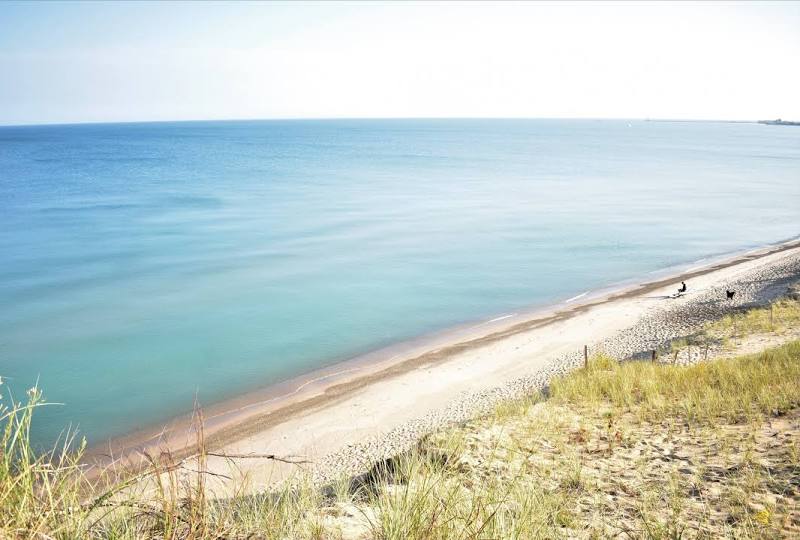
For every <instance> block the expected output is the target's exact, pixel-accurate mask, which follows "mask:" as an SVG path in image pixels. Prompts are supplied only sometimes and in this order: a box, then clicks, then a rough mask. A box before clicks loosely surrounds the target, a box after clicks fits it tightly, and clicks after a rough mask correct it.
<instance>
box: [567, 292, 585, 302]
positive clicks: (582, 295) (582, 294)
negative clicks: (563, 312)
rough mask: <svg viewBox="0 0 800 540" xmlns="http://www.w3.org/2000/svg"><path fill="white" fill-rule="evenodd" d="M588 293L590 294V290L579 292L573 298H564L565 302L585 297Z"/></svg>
mask: <svg viewBox="0 0 800 540" xmlns="http://www.w3.org/2000/svg"><path fill="white" fill-rule="evenodd" d="M587 294H589V291H586V292H582V293H581V294H579V295H578V296H573V297H572V298H569V299H567V300H564V303H565V304H569V303H570V302H574V301H575V300H577V299H578V298H583V297H584V296H586V295H587Z"/></svg>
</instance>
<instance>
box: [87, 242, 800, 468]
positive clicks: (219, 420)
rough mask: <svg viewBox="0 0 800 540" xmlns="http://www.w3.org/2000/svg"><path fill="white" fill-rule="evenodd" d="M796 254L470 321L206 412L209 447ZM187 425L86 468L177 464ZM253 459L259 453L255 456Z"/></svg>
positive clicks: (90, 460) (156, 431)
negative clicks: (704, 279)
mask: <svg viewBox="0 0 800 540" xmlns="http://www.w3.org/2000/svg"><path fill="white" fill-rule="evenodd" d="M798 248H800V239H798V238H795V239H792V240H788V241H785V242H780V243H776V244H769V245H766V246H762V247H760V248H753V249H748V250H745V251H740V252H736V253H732V254H731V253H729V254H726V255H720V256H716V257H708V258H705V259H700V260H698V261H693V262H691V263H687V264H684V265H680V266H675V267H672V268H666V269H663V270H658V271H655V272H652V273H651V274H655V277H654V279H651V280H647V281H641V277H640V279H639V280H633V279H632V280H629V281H627V282H622V283H618V284H615V285H612V286H608V287H605V288H601V289H598V290H594V291H585V292H582V293H580V294H578V295H576V296H573V297H572V298H569V299H566V300H562V301H559V302H558V303H554V304H550V305H547V306H544V307H539V308H531V309H528V310H521V311H520V312H519V313H512V314H505V315H498V316H497V317H495V318H493V319H491V320H488V321H482V322H481V321H473V322H470V323H465V324H462V325H459V326H456V327H451V328H448V329H446V330H444V331H441V332H437V333H434V334H429V335H427V336H422V337H420V338H417V339H413V340H409V341H404V342H401V343H397V344H394V345H390V346H388V347H383V348H380V349H377V350H375V351H372V352H369V353H366V354H363V355H359V356H357V357H355V358H351V359H348V360H344V361H341V362H336V363H334V364H331V365H329V366H327V367H324V368H321V369H318V370H314V371H312V372H310V373H307V374H304V375H301V376H298V377H294V378H292V379H289V380H287V381H284V382H282V383H278V384H275V385H270V386H268V387H266V388H264V389H260V390H256V391H253V392H248V393H246V394H242V395H240V396H236V397H234V398H230V399H226V400H224V401H221V402H219V403H216V404H214V405H212V406H210V407H206V408H204V419H205V423H204V430H205V432H206V442H207V444H208V446H209V447H210V448H215V449H216V448H226V449H228V448H231V447H233V448H234V449H236V448H238V447H241V446H242V445H244V446H248V444H249V445H250V446H253V445H252V441H253V439H254V438H256V439H261V440H262V442H263V439H264V438H265V437H266V435H265V434H267V433H268V432H269V431H270V430H271V429H273V428H275V427H277V426H280V425H281V424H285V423H288V422H289V421H291V420H298V419H300V418H303V417H304V416H307V415H309V414H314V413H317V415H319V414H320V413H324V411H325V409H327V408H331V407H334V406H336V405H337V404H338V405H341V404H342V403H343V402H344V401H346V400H347V399H348V398H352V397H353V396H354V395H356V394H358V393H359V392H363V391H364V390H365V389H369V388H371V387H375V386H377V385H380V384H381V383H388V382H389V381H391V380H393V379H397V378H400V377H402V376H404V375H408V374H410V373H413V372H417V371H420V370H421V369H422V368H436V367H437V366H440V365H442V364H445V363H448V362H450V361H452V360H453V359H454V357H458V356H459V355H463V354H467V353H470V351H475V350H478V349H485V348H491V346H492V345H496V344H498V343H502V342H504V341H508V340H510V339H512V338H515V337H519V336H520V335H524V334H526V333H532V332H536V331H542V330H546V329H547V328H548V327H552V326H554V325H557V324H563V323H565V322H568V321H570V320H571V319H574V318H576V317H577V316H579V315H585V314H586V313H587V312H589V311H592V310H593V309H598V308H601V307H603V306H612V305H614V304H615V303H618V302H621V301H625V300H630V299H634V298H639V297H642V295H646V294H648V293H650V292H654V291H657V290H658V289H661V288H664V287H666V286H668V285H672V284H674V283H675V282H678V281H681V280H686V279H694V278H698V277H701V276H705V275H708V274H712V273H714V272H719V271H721V270H724V269H728V268H732V267H736V266H738V265H742V264H744V263H747V262H750V261H758V260H760V259H764V258H766V257H770V256H774V255H779V254H781V253H784V252H787V251H791V250H794V249H798ZM699 263H703V264H699ZM651 274H647V275H645V276H644V277H647V276H651ZM573 345H574V347H573V349H574V350H577V348H578V347H580V344H578V343H574V344H573ZM574 350H573V352H574ZM323 416H324V414H323ZM190 421H191V417H190V415H182V416H178V417H175V418H173V419H172V420H170V421H169V422H166V423H163V424H162V426H163V427H159V428H156V427H151V428H148V429H143V430H138V431H136V432H133V433H130V434H127V435H125V436H122V437H116V438H114V439H111V440H109V441H105V442H104V443H102V444H97V445H94V446H92V447H90V449H89V451H88V452H87V455H86V458H85V462H87V464H89V465H90V467H91V468H92V469H97V468H98V467H99V468H100V469H103V468H105V467H107V466H109V465H111V464H113V465H114V466H115V467H122V468H123V470H130V469H131V468H133V469H135V468H137V467H140V466H141V460H142V453H143V452H149V453H151V454H153V453H161V452H164V451H169V452H171V453H172V455H173V456H174V457H176V458H182V457H186V456H190V455H191V454H192V453H193V448H194V441H195V434H194V433H193V432H192V430H191V429H189V428H190ZM378 424H379V425H378V426H377V427H378V428H380V427H381V426H380V422H378ZM375 427H376V426H373V429H374V428H375ZM266 438H268V437H266ZM237 443H241V444H237ZM262 446H263V445H262ZM322 446H324V445H322ZM327 450H329V448H322V450H320V451H316V452H315V454H320V455H321V454H324V453H326V451H327ZM238 453H243V452H238ZM250 453H256V452H253V451H252V450H251V451H250ZM284 455H286V454H284ZM262 465H263V462H262Z"/></svg>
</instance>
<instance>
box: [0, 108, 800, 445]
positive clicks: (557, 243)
mask: <svg viewBox="0 0 800 540" xmlns="http://www.w3.org/2000/svg"><path fill="white" fill-rule="evenodd" d="M799 218H800V128H792V127H782V126H765V125H759V124H725V123H662V122H644V121H631V122H628V121H587V120H581V121H577V120H576V121H571V120H360V121H355V120H353V121H344V120H336V121H253V122H185V123H142V124H95V125H75V126H22V127H0V375H2V376H3V378H4V381H5V385H4V386H6V385H7V386H8V387H10V388H11V389H12V390H13V391H14V393H15V394H16V395H17V397H21V396H22V395H23V394H24V391H25V389H26V388H28V387H30V386H31V385H33V384H34V383H35V382H36V380H37V378H38V380H39V384H40V386H41V387H42V388H43V389H44V392H45V395H46V397H47V398H48V399H49V400H50V401H55V402H60V403H63V404H64V405H63V406H57V407H50V408H47V409H46V410H45V409H43V410H42V412H41V414H40V418H39V422H38V424H37V427H36V432H35V434H36V438H37V440H39V441H50V440H52V439H53V438H54V437H56V436H57V435H58V433H59V432H60V431H61V430H62V429H63V427H64V426H66V425H67V424H69V423H71V424H72V425H78V426H79V427H80V429H81V431H82V432H83V433H85V434H86V435H87V436H88V438H89V440H90V442H91V441H94V442H96V441H99V440H101V439H103V438H105V437H109V436H114V435H120V434H123V433H125V432H128V431H130V430H132V429H134V428H137V427H142V426H144V425H148V424H152V423H153V422H160V421H163V420H166V419H168V418H170V417H171V416H173V415H175V414H177V413H181V412H185V411H187V410H190V409H191V407H192V402H193V400H194V397H195V395H198V396H199V399H200V401H201V402H202V403H206V404H208V403H212V402H215V401H218V400H221V399H224V398H226V397H230V396H233V395H236V394H239V393H243V392H246V391H249V390H253V389H256V388H259V387H263V386H265V385H268V384H270V383H274V382H277V381H281V380H285V379H287V378H289V377H291V376H294V375H297V374H300V373H303V372H307V371H310V370H313V369H315V368H318V367H321V366H324V365H326V364H329V363H331V362H335V361H337V360H340V359H344V358H348V357H351V356H353V355H356V354H359V353H362V352H366V351H369V350H372V349H375V348H377V347H380V346H383V345H387V344H389V343H393V342H398V341H401V340H405V339H409V338H413V337H416V336H419V335H422V334H425V333H428V332H432V331H436V330H440V329H443V328H446V327H449V326H451V325H456V324H460V323H464V322H467V321H472V320H481V319H488V318H492V317H496V316H500V315H503V314H506V313H510V312H513V311H515V310H519V309H522V308H527V307H534V306H539V305H545V304H548V303H552V302H557V301H561V300H564V299H566V298H569V297H571V296H574V295H576V294H579V293H581V292H583V291H586V290H590V289H595V288H598V287H602V286H606V285H609V284H613V283H617V282H620V281H623V280H627V279H631V278H635V277H637V276H643V275H646V274H647V273H648V272H652V271H654V270H658V269H663V268H665V267H668V266H672V265H677V264H684V263H690V262H692V261H695V260H698V259H701V258H703V257H707V256H710V255H715V254H722V253H726V252H731V251H735V250H740V249H743V248H747V247H752V246H758V245H762V244H765V243H770V242H776V241H780V240H785V239H788V238H791V237H796V236H797V235H798V234H799V233H800V219H799ZM6 399H7V398H6Z"/></svg>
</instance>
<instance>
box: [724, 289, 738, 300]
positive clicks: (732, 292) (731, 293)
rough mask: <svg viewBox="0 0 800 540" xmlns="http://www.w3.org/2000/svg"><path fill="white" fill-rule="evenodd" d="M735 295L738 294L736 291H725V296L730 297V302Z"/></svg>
mask: <svg viewBox="0 0 800 540" xmlns="http://www.w3.org/2000/svg"><path fill="white" fill-rule="evenodd" d="M734 294H736V291H729V290H728V289H725V296H727V297H728V300H733V295H734Z"/></svg>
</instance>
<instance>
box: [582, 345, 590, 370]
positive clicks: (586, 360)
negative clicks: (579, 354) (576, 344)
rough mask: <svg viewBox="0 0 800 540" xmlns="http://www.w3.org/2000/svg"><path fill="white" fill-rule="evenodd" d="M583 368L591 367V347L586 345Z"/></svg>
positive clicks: (584, 347)
mask: <svg viewBox="0 0 800 540" xmlns="http://www.w3.org/2000/svg"><path fill="white" fill-rule="evenodd" d="M583 367H584V369H585V368H588V367H589V346H588V345H584V346H583Z"/></svg>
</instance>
